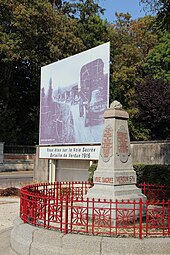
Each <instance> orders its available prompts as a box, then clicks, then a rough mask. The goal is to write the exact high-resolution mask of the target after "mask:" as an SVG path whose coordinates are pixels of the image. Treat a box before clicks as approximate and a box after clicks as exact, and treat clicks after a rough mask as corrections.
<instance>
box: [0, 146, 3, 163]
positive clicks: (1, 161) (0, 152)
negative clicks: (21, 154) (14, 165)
mask: <svg viewBox="0 0 170 255" xmlns="http://www.w3.org/2000/svg"><path fill="white" fill-rule="evenodd" d="M3 161H4V143H0V164H3Z"/></svg>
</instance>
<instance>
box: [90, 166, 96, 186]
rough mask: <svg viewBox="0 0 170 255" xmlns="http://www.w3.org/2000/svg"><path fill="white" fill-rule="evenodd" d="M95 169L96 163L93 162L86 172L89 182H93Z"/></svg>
mask: <svg viewBox="0 0 170 255" xmlns="http://www.w3.org/2000/svg"><path fill="white" fill-rule="evenodd" d="M96 169H97V163H93V164H92V165H91V166H90V167H89V169H88V172H89V178H88V181H89V182H91V183H92V182H93V175H94V171H95V170H96Z"/></svg>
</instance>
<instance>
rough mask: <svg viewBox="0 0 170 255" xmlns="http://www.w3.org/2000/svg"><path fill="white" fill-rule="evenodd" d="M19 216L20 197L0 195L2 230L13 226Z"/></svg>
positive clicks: (0, 227) (0, 226) (0, 223)
mask: <svg viewBox="0 0 170 255" xmlns="http://www.w3.org/2000/svg"><path fill="white" fill-rule="evenodd" d="M18 216H19V197H1V196H0V231H1V230H4V229H7V228H10V227H12V226H13V221H14V219H15V218H17V217H18Z"/></svg>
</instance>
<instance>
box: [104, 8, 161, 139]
mask: <svg viewBox="0 0 170 255" xmlns="http://www.w3.org/2000/svg"><path fill="white" fill-rule="evenodd" d="M116 17H117V21H116V22H115V24H112V25H111V26H109V37H110V42H111V65H110V70H111V79H110V80H111V84H110V101H113V100H114V99H116V100H118V101H120V102H121V103H122V105H123V107H124V108H125V109H126V110H127V111H128V112H129V114H130V118H129V130H130V136H131V139H133V140H147V139H148V137H149V136H148V130H147V129H145V128H144V127H143V125H141V124H140V123H139V122H138V120H137V118H138V109H137V108H136V106H135V105H134V98H135V93H136V91H135V89H136V85H137V83H140V82H142V80H143V75H144V73H143V64H144V62H145V59H146V57H147V55H148V53H149V51H150V50H151V49H152V48H153V47H154V46H155V44H156V42H157V35H156V33H155V31H154V30H153V29H152V23H153V20H154V18H153V17H144V18H140V19H138V20H131V15H130V14H122V13H120V14H116Z"/></svg>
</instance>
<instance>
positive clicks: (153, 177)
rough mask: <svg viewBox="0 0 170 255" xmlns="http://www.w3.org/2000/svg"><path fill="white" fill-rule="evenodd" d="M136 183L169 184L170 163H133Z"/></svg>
mask: <svg viewBox="0 0 170 255" xmlns="http://www.w3.org/2000/svg"><path fill="white" fill-rule="evenodd" d="M133 167H134V170H135V171H136V175H137V183H144V182H146V183H151V184H165V185H169V184H170V165H144V164H138V165H134V166H133Z"/></svg>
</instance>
